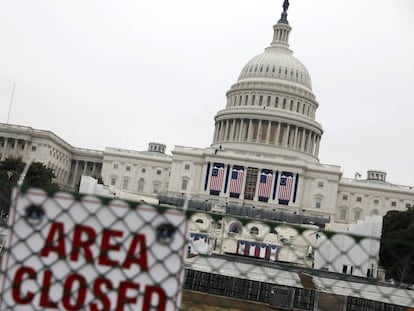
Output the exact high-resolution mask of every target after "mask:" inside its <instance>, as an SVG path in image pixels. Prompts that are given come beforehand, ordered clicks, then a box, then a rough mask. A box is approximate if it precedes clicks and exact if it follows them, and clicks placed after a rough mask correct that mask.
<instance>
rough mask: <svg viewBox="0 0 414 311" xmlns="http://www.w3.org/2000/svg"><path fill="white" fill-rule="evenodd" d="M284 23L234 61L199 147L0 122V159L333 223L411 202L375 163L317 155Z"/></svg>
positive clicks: (127, 191) (302, 73)
mask: <svg viewBox="0 0 414 311" xmlns="http://www.w3.org/2000/svg"><path fill="white" fill-rule="evenodd" d="M291 29H292V28H291V27H290V25H289V23H288V21H287V19H286V16H284V17H283V16H282V18H281V19H280V20H279V22H278V23H276V25H274V26H273V30H274V34H273V40H272V42H271V44H270V46H269V47H267V48H266V49H265V50H264V52H263V53H261V54H259V55H257V56H255V57H253V58H252V59H251V60H250V61H249V62H248V63H247V64H246V65H245V66H244V67H243V68H242V70H241V72H240V75H239V77H238V80H237V81H236V82H235V83H234V84H233V85H232V86H231V87H230V89H229V90H228V91H227V93H226V95H227V102H226V103H224V105H223V106H224V109H222V110H220V111H218V113H217V114H216V116H215V117H214V123H215V129H214V133H212V144H211V146H209V147H206V148H192V147H184V146H175V148H174V149H173V151H172V155H167V154H165V147H166V146H165V145H163V144H158V143H150V144H149V148H148V150H147V151H134V150H124V149H118V148H109V147H108V148H106V149H105V150H104V151H97V150H87V149H79V148H75V147H72V146H71V145H69V144H68V143H66V142H65V141H64V140H63V139H61V138H59V137H58V136H56V135H55V134H53V133H52V132H49V131H42V130H36V129H32V128H30V127H24V126H17V125H10V124H0V154H1V159H2V160H4V159H5V158H7V157H21V158H22V159H23V161H25V160H27V159H28V158H29V157H33V158H34V159H35V160H36V161H40V162H43V163H44V164H45V165H46V166H48V167H50V168H52V169H53V170H54V172H55V174H56V175H57V181H58V182H59V184H61V185H62V186H64V187H66V188H67V189H70V190H77V186H78V184H79V181H80V178H81V176H82V175H89V176H94V177H95V178H98V177H101V178H102V180H103V182H104V183H105V185H106V186H108V187H109V188H110V189H111V191H112V192H113V193H115V194H116V195H117V196H120V195H121V193H123V195H126V196H128V197H134V196H138V197H146V198H153V199H155V198H157V196H159V195H164V196H169V197H172V198H181V199H183V198H184V197H186V198H191V199H193V200H197V201H199V202H207V203H208V204H210V205H211V206H214V205H222V206H224V205H233V206H239V207H249V208H250V207H253V206H254V207H255V208H257V209H264V210H271V211H284V212H286V213H291V214H295V215H309V216H319V217H324V218H329V219H330V220H331V221H338V222H342V223H355V222H357V221H358V220H359V219H363V218H365V217H367V216H371V215H384V214H385V213H386V212H387V211H389V210H405V209H406V208H408V207H410V206H413V205H414V190H413V189H412V188H411V187H402V186H397V185H393V184H390V183H387V182H386V178H385V177H386V174H385V173H384V172H378V171H369V172H368V176H367V179H357V178H355V179H345V178H342V174H341V169H340V167H339V166H334V165H326V164H323V163H320V162H319V158H318V155H319V148H320V143H321V138H322V135H323V129H322V125H321V124H320V123H319V122H318V121H317V120H316V118H315V116H316V111H317V109H318V107H319V103H318V102H317V100H316V96H315V95H314V93H313V91H312V82H311V78H310V75H309V72H308V71H307V69H306V67H305V66H304V65H303V64H302V63H301V62H300V61H299V60H298V59H297V58H295V57H294V56H293V52H292V51H291V50H290V49H289V34H290V31H291ZM332 147H333V146H326V148H332Z"/></svg>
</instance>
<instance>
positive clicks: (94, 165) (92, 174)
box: [91, 162, 96, 176]
mask: <svg viewBox="0 0 414 311" xmlns="http://www.w3.org/2000/svg"><path fill="white" fill-rule="evenodd" d="M95 169H96V162H93V166H92V173H91V176H94V175H95Z"/></svg>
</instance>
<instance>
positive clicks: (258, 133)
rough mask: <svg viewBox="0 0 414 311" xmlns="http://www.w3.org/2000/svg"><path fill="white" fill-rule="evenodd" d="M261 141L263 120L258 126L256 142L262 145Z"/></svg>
mask: <svg viewBox="0 0 414 311" xmlns="http://www.w3.org/2000/svg"><path fill="white" fill-rule="evenodd" d="M261 140H262V120H259V124H258V125H257V135H256V142H258V143H260V141H261Z"/></svg>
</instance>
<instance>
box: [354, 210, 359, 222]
mask: <svg viewBox="0 0 414 311" xmlns="http://www.w3.org/2000/svg"><path fill="white" fill-rule="evenodd" d="M360 218H361V211H360V210H356V211H355V214H354V221H358V220H359V219H360Z"/></svg>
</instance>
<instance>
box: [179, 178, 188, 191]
mask: <svg viewBox="0 0 414 311" xmlns="http://www.w3.org/2000/svg"><path fill="white" fill-rule="evenodd" d="M187 186H188V180H187V179H183V181H182V183H181V190H187Z"/></svg>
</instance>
